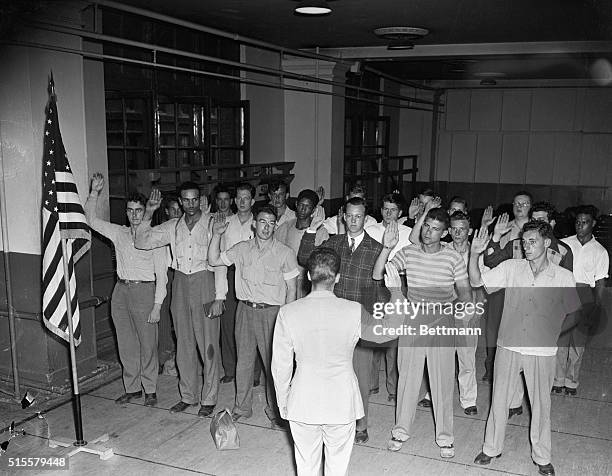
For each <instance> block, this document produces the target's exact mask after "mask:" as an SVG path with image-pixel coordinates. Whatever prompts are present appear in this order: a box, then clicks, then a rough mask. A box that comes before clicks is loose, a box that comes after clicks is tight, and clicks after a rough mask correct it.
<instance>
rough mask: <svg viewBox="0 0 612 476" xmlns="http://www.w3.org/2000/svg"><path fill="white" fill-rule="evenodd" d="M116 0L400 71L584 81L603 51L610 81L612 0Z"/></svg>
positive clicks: (439, 76)
mask: <svg viewBox="0 0 612 476" xmlns="http://www.w3.org/2000/svg"><path fill="white" fill-rule="evenodd" d="M15 1H16V2H17V4H18V3H19V2H24V1H25V3H27V2H30V3H32V2H33V0H15ZM120 1H121V3H124V4H127V5H131V6H136V7H140V8H144V9H147V10H152V11H155V12H158V13H162V14H166V15H169V16H172V17H175V18H180V19H184V20H189V21H192V22H195V23H199V24H202V25H205V26H210V27H214V28H217V29H220V30H225V31H228V32H231V33H236V34H239V35H242V36H245V37H250V38H254V39H258V40H263V41H266V42H269V43H273V44H276V45H279V46H283V47H288V48H295V49H302V48H307V49H312V48H316V47H318V48H320V49H322V53H323V54H328V55H341V56H343V57H345V58H351V59H359V60H362V61H366V62H367V63H368V64H369V65H371V66H373V67H375V68H376V69H378V70H381V71H384V72H386V73H387V74H391V75H394V76H397V77H401V78H404V79H412V80H430V81H436V80H453V81H454V80H473V81H474V80H482V79H485V78H493V79H497V80H541V79H555V80H585V79H589V78H592V76H593V64H594V63H595V62H596V61H597V60H598V59H599V60H600V66H601V61H602V58H603V59H604V60H603V61H604V64H603V73H602V74H604V75H607V74H608V73H609V75H610V76H611V79H610V82H612V67H611V66H610V64H611V63H612V0H333V1H330V2H329V5H330V7H331V8H332V9H333V12H332V13H331V14H330V15H327V16H322V17H305V16H300V15H296V14H295V13H294V8H295V6H296V5H297V1H295V0H172V1H171V2H169V1H168V0H120ZM34 3H40V1H38V2H34ZM43 3H44V2H43ZM388 26H414V27H422V28H427V29H429V30H430V33H429V35H427V36H426V37H425V38H422V39H420V40H418V41H416V42H415V43H416V45H415V47H414V49H412V50H403V51H398V52H391V51H388V50H387V49H386V45H387V42H386V41H385V40H382V39H379V38H377V37H376V36H375V35H374V33H373V30H374V29H375V28H379V27H388ZM153 42H154V41H153ZM600 69H601V68H600Z"/></svg>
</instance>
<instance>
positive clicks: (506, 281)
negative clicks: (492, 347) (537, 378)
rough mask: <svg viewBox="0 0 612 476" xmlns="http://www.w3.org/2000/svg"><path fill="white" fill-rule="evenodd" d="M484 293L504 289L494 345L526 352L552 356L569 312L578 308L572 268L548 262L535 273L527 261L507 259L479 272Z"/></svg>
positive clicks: (526, 353)
mask: <svg viewBox="0 0 612 476" xmlns="http://www.w3.org/2000/svg"><path fill="white" fill-rule="evenodd" d="M482 281H483V283H484V285H485V287H486V289H487V292H489V293H493V292H495V291H498V290H499V289H502V288H504V289H505V290H506V291H505V297H504V311H503V314H502V319H501V323H500V325H499V334H498V338H497V345H499V346H501V347H504V348H505V349H508V350H511V351H513V352H519V353H521V354H525V355H537V356H553V355H555V354H556V353H557V339H558V338H559V334H560V333H561V327H562V326H563V321H564V320H565V317H566V316H567V315H568V314H571V313H573V312H575V311H577V310H578V309H579V308H580V299H579V298H578V293H577V291H576V281H575V280H574V276H573V274H572V272H571V271H568V270H567V269H564V268H562V267H560V266H558V265H556V264H554V263H552V262H550V261H549V264H548V267H547V268H546V269H544V270H542V271H541V272H540V273H539V274H538V275H537V276H534V274H533V271H532V269H531V266H530V264H529V261H527V260H526V259H509V260H506V261H504V262H502V263H500V264H499V265H497V266H496V267H495V268H492V269H490V270H489V271H486V272H484V273H482Z"/></svg>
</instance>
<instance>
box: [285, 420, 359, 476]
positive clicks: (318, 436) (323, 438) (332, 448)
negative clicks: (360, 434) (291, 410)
mask: <svg viewBox="0 0 612 476" xmlns="http://www.w3.org/2000/svg"><path fill="white" fill-rule="evenodd" d="M289 426H290V427H291V436H292V437H293V444H294V448H295V464H296V466H297V474H298V476H319V475H320V474H321V456H322V453H323V451H325V471H324V472H323V474H325V476H344V475H345V474H347V469H348V465H349V461H350V459H351V453H352V451H353V441H354V439H355V422H351V423H347V424H345V425H310V424H307V423H299V422H296V421H289Z"/></svg>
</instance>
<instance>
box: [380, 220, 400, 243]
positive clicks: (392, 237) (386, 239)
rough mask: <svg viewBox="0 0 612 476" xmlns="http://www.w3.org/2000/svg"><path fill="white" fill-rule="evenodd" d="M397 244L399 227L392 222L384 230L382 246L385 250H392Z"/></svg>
mask: <svg viewBox="0 0 612 476" xmlns="http://www.w3.org/2000/svg"><path fill="white" fill-rule="evenodd" d="M398 243H399V226H398V224H397V222H395V221H392V222H391V223H389V224H388V225H387V227H386V228H385V232H384V233H383V246H384V247H385V248H389V249H391V250H392V249H393V248H395V246H396V245H397V244H398Z"/></svg>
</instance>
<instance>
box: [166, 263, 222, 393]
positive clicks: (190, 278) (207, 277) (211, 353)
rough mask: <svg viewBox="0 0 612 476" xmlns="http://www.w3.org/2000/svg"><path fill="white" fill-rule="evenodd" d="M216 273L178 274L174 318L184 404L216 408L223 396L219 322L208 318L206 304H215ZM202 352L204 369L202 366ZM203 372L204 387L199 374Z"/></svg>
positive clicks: (173, 304) (173, 302)
mask: <svg viewBox="0 0 612 476" xmlns="http://www.w3.org/2000/svg"><path fill="white" fill-rule="evenodd" d="M214 299H215V283H214V278H213V273H212V272H210V271H199V272H197V273H193V274H184V273H182V272H180V271H176V272H175V274H174V283H173V285H172V305H171V310H172V319H173V322H174V331H175V333H176V365H177V367H178V373H179V392H180V394H181V401H183V402H185V403H188V404H190V405H193V404H196V403H198V402H200V404H201V405H216V404H217V394H218V393H219V373H220V372H219V367H220V365H219V360H220V358H221V352H220V350H219V319H218V318H216V319H210V318H208V317H206V316H205V315H204V308H203V305H204V304H207V303H210V302H212V301H214ZM198 352H199V353H200V358H201V359H202V362H203V366H202V367H200V364H199V361H198ZM200 371H202V380H203V381H202V385H201V388H200V379H199V377H198V373H199V372H200Z"/></svg>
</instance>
